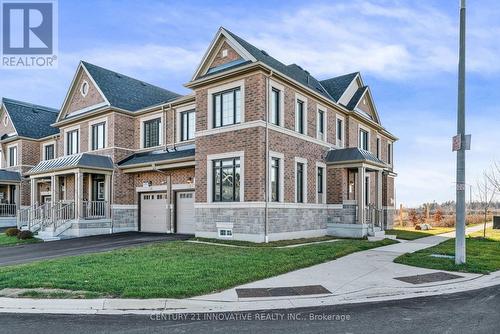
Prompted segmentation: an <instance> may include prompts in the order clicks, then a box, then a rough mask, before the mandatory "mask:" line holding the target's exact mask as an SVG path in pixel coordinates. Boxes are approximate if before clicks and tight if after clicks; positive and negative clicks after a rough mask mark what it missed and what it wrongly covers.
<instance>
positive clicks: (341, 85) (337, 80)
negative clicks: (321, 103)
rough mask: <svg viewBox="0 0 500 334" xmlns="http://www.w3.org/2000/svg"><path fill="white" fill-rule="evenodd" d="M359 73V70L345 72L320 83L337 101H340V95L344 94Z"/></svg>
mask: <svg viewBox="0 0 500 334" xmlns="http://www.w3.org/2000/svg"><path fill="white" fill-rule="evenodd" d="M358 74H359V72H354V73H349V74H344V75H341V76H338V77H333V78H330V79H326V80H321V81H320V83H321V84H322V85H323V87H324V88H325V89H326V90H327V91H328V93H329V94H330V96H331V97H332V98H333V99H334V100H335V102H338V101H339V99H340V97H341V96H342V95H343V94H344V92H345V91H346V90H347V88H348V87H349V85H350V84H351V82H352V81H353V80H354V79H355V78H356V76H357V75H358Z"/></svg>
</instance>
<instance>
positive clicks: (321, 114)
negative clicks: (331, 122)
mask: <svg viewBox="0 0 500 334" xmlns="http://www.w3.org/2000/svg"><path fill="white" fill-rule="evenodd" d="M325 116H326V115H325V111H324V110H322V109H318V118H317V124H316V128H317V131H318V133H317V137H318V139H319V140H326V133H325V123H326V122H325Z"/></svg>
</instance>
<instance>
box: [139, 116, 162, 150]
mask: <svg viewBox="0 0 500 334" xmlns="http://www.w3.org/2000/svg"><path fill="white" fill-rule="evenodd" d="M143 126H144V142H143V144H144V148H147V147H155V146H159V145H160V143H161V118H155V119H152V120H149V121H144V125H143Z"/></svg>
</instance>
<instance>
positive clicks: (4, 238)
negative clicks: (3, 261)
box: [0, 233, 40, 247]
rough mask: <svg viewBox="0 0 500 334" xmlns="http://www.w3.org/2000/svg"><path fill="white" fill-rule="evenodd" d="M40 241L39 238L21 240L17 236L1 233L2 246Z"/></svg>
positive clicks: (0, 245) (0, 244)
mask: <svg viewBox="0 0 500 334" xmlns="http://www.w3.org/2000/svg"><path fill="white" fill-rule="evenodd" d="M38 241H40V240H39V239H35V238H32V239H25V240H19V239H18V238H17V237H9V236H7V235H5V233H0V247H2V246H15V245H20V244H29V243H34V242H38Z"/></svg>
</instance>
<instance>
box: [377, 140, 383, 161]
mask: <svg viewBox="0 0 500 334" xmlns="http://www.w3.org/2000/svg"><path fill="white" fill-rule="evenodd" d="M376 145H377V148H376V149H377V152H376V153H377V158H378V159H380V158H381V156H382V154H381V153H382V152H381V149H382V139H381V138H380V136H377V143H376Z"/></svg>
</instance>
